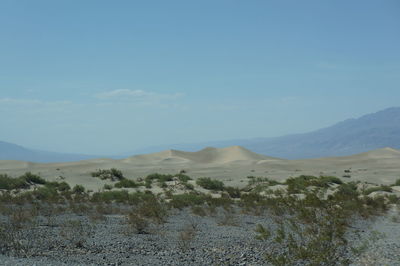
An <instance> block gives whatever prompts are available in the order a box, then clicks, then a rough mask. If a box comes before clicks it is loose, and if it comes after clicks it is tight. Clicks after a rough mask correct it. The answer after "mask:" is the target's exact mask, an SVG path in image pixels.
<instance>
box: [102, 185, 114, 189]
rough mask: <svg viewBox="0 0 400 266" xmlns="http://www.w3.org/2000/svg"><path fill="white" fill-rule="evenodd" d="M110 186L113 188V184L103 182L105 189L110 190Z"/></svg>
mask: <svg viewBox="0 0 400 266" xmlns="http://www.w3.org/2000/svg"><path fill="white" fill-rule="evenodd" d="M112 188H113V186H112V185H110V184H104V186H103V189H105V190H111V189H112Z"/></svg>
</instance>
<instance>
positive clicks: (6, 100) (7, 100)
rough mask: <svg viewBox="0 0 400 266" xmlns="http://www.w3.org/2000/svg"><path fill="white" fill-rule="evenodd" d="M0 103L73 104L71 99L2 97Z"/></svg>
mask: <svg viewBox="0 0 400 266" xmlns="http://www.w3.org/2000/svg"><path fill="white" fill-rule="evenodd" d="M0 104H10V105H41V106H50V105H68V104H71V102H70V101H42V100H37V99H23V98H0Z"/></svg>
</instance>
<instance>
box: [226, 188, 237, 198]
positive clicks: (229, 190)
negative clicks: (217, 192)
mask: <svg viewBox="0 0 400 266" xmlns="http://www.w3.org/2000/svg"><path fill="white" fill-rule="evenodd" d="M224 190H225V191H226V192H227V193H228V194H229V196H230V197H231V198H235V199H236V198H240V189H239V188H237V187H225V188H224Z"/></svg>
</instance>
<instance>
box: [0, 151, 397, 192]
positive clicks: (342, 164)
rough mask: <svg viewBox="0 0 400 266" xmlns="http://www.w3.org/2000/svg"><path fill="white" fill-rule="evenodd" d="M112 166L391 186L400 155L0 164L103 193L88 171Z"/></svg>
mask: <svg viewBox="0 0 400 266" xmlns="http://www.w3.org/2000/svg"><path fill="white" fill-rule="evenodd" d="M110 168H117V169H119V170H121V171H122V172H123V173H124V175H125V176H126V177H127V178H138V177H144V176H146V175H148V174H150V173H156V172H158V173H170V174H175V173H178V172H179V171H180V170H185V171H186V172H187V174H188V175H189V176H191V177H195V178H197V177H202V176H207V177H212V178H216V179H219V180H221V181H223V182H225V183H226V184H227V185H231V186H239V187H243V186H245V185H246V184H247V181H248V179H247V178H246V177H247V176H250V175H252V176H260V177H268V178H271V179H276V180H284V179H286V178H288V177H294V176H299V175H316V176H320V175H333V176H337V177H340V178H343V179H344V180H347V181H351V180H354V181H357V180H360V181H367V182H372V183H378V184H392V183H393V182H394V181H395V180H396V179H398V178H400V151H399V150H395V149H391V148H384V149H379V150H374V151H370V152H366V153H361V154H356V155H353V156H345V157H330V158H319V159H307V160H283V159H278V158H273V157H268V156H264V155H260V154H256V153H253V152H251V151H249V150H246V149H245V148H243V147H239V146H233V147H227V148H222V149H217V148H210V147H209V148H205V149H203V150H201V151H198V152H184V151H177V150H168V151H163V152H159V153H153V154H145V155H138V156H132V157H129V158H126V159H122V160H112V159H95V160H86V161H78V162H70V163H48V164H40V163H29V162H19V161H0V173H6V174H9V175H12V176H18V175H21V174H23V173H25V172H27V171H30V172H32V173H35V174H40V175H41V176H42V177H44V178H46V179H47V180H54V181H55V180H57V181H61V180H65V181H66V182H68V183H69V184H70V185H75V184H82V185H84V186H85V187H87V188H88V189H91V190H93V191H98V190H101V189H102V187H103V186H104V184H105V183H107V182H106V181H103V180H100V179H98V178H93V177H92V176H91V175H90V173H91V172H93V171H95V170H97V169H110ZM343 176H350V177H343Z"/></svg>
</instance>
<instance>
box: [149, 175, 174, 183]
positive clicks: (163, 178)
mask: <svg viewBox="0 0 400 266" xmlns="http://www.w3.org/2000/svg"><path fill="white" fill-rule="evenodd" d="M173 178H174V176H173V175H170V174H159V173H154V174H150V175H148V176H146V178H145V180H157V181H158V182H160V183H162V182H167V181H172V180H173Z"/></svg>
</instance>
